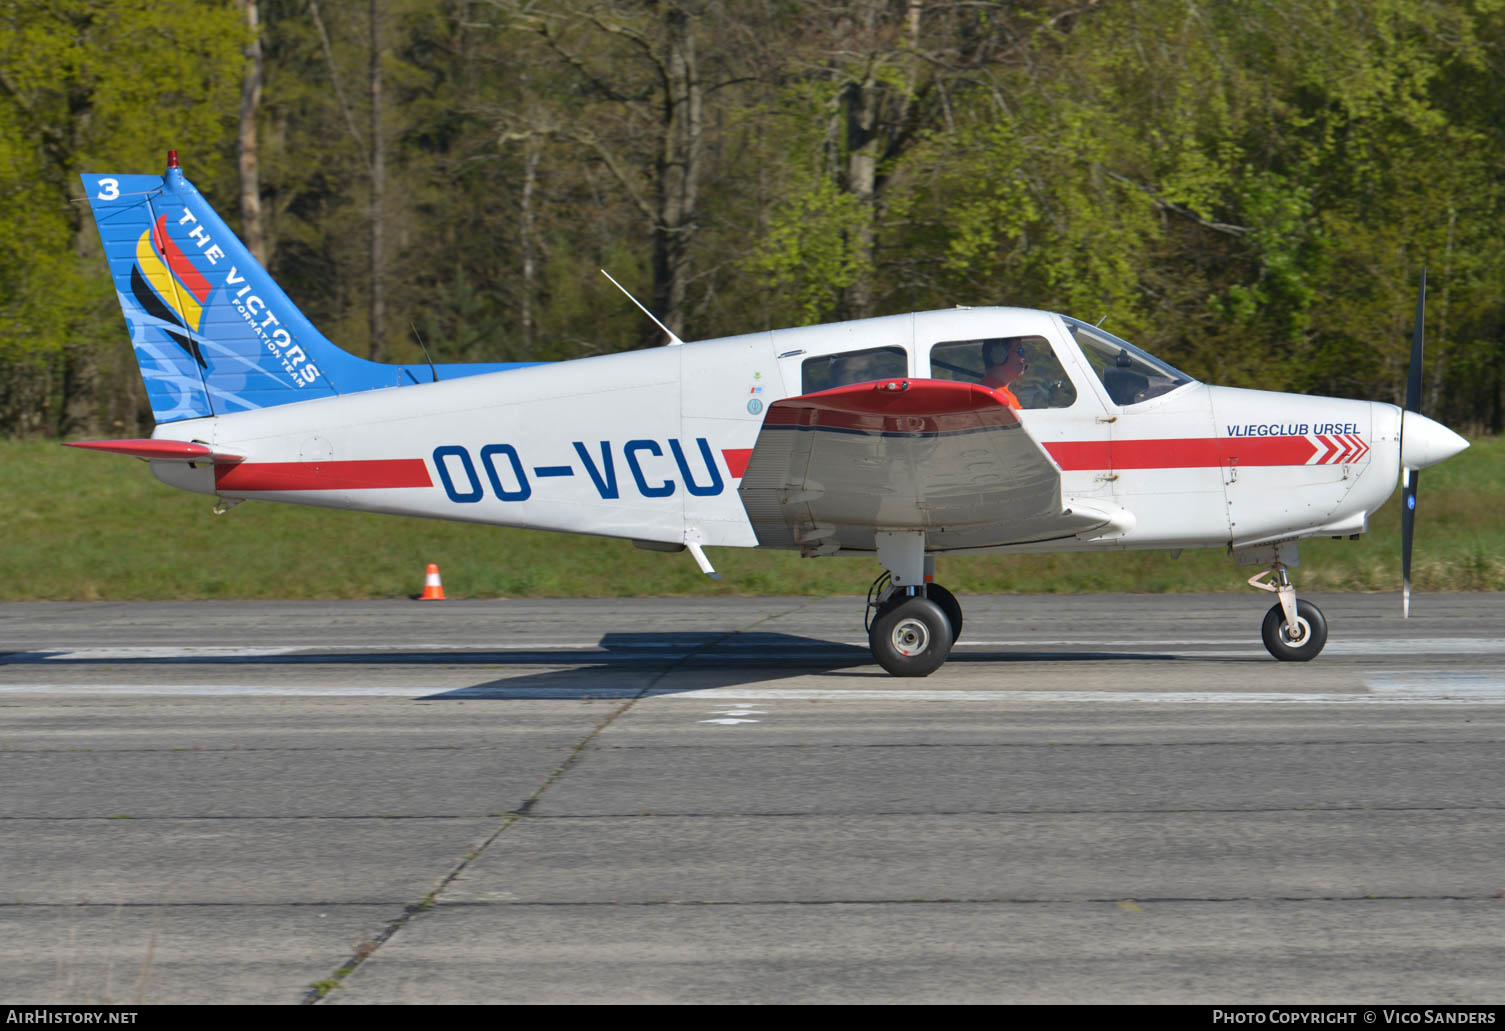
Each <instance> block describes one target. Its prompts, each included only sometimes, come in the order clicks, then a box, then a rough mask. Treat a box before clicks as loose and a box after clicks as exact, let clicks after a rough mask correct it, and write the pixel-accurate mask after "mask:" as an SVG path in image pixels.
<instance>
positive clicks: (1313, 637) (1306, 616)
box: [1260, 599, 1327, 662]
mask: <svg viewBox="0 0 1505 1031" xmlns="http://www.w3.org/2000/svg"><path fill="white" fill-rule="evenodd" d="M1296 618H1297V619H1298V620H1299V621H1300V622H1302V623H1304V624H1305V626H1304V627H1303V628H1302V632H1303V639H1302V640H1299V641H1294V642H1293V641H1290V640H1288V638H1289V636H1290V635H1289V633H1288V631H1287V629H1286V614H1285V610H1284V609H1283V608H1281V607H1280V605H1279V604H1276V605H1275V606H1274V607H1273V608H1272V609H1270V611H1269V612H1266V613H1265V622H1264V625H1263V626H1262V627H1261V628H1260V636H1261V637H1263V638H1264V639H1265V647H1266V648H1267V649H1269V652H1270V654H1271V655H1273V656H1275V657H1276V658H1277V659H1279V660H1280V661H1281V662H1309V661H1311V660H1312V659H1315V658H1316V657H1317V656H1318V654H1319V653H1320V652H1321V651H1322V647H1323V645H1325V644H1327V619H1326V618H1325V617H1324V616H1323V615H1322V610H1321V609H1319V608H1318V607H1317V606H1315V605H1313V604H1312V603H1311V602H1309V601H1301V600H1299V599H1298V600H1297V602H1296Z"/></svg>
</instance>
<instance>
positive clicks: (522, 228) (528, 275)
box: [518, 137, 543, 358]
mask: <svg viewBox="0 0 1505 1031" xmlns="http://www.w3.org/2000/svg"><path fill="white" fill-rule="evenodd" d="M542 149H543V148H542V146H541V145H540V144H539V142H538V140H537V139H535V138H531V137H530V138H529V140H528V150H527V156H526V158H525V159H524V163H523V199H522V217H521V219H520V220H519V226H518V233H519V235H520V236H521V237H522V250H523V287H522V298H521V302H522V322H523V353H522V357H524V358H528V357H531V356H532V354H533V292H534V289H535V286H534V280H535V279H537V278H538V268H537V248H536V246H535V243H534V240H535V230H534V221H535V212H534V207H535V205H536V203H537V202H536V201H535V200H534V193H535V192H536V190H537V186H538V159H539V156H540V153H541V151H542Z"/></svg>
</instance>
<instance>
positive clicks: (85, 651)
mask: <svg viewBox="0 0 1505 1031" xmlns="http://www.w3.org/2000/svg"><path fill="white" fill-rule="evenodd" d="M708 636H709V635H708ZM710 643H711V641H710V640H707V641H705V642H700V643H696V642H666V641H629V642H616V641H612V642H609V643H602V642H601V641H599V640H597V641H572V642H557V641H556V642H549V643H539V644H529V645H527V646H505V645H497V644H495V643H491V642H485V643H475V644H463V643H458V644H457V643H448V644H435V643H433V642H424V643H412V644H406V643H402V642H393V641H390V640H388V641H381V642H379V643H378V644H374V645H373V644H372V643H370V642H367V643H364V644H350V643H340V644H331V643H326V642H320V643H313V644H299V645H283V646H278V647H257V646H241V645H231V646H226V645H141V646H135V645H122V646H117V647H103V648H69V647H58V648H35V647H33V648H30V649H27V650H25V651H15V652H10V653H8V654H0V665H26V664H42V663H52V662H59V663H61V662H101V661H108V660H112V659H114V660H131V661H138V662H139V661H149V660H153V659H158V660H162V661H166V662H171V661H173V660H195V661H200V662H206V661H212V660H214V659H230V660H238V659H257V658H275V657H279V656H295V655H300V654H302V655H307V656H308V657H309V658H310V659H316V658H317V657H318V656H321V655H331V656H343V657H354V656H365V655H369V656H371V658H372V662H373V663H380V662H381V661H382V657H383V656H390V655H393V654H402V653H417V654H432V655H434V656H435V658H436V660H438V661H442V659H443V656H444V655H445V653H453V654H456V655H474V654H482V655H487V654H494V655H507V654H515V653H528V652H556V651H557V652H569V651H575V652H600V653H602V654H603V655H610V654H612V653H614V652H624V651H629V652H651V653H653V654H656V655H660V656H661V657H663V658H666V659H670V658H683V657H686V656H689V655H692V654H694V653H696V652H698V651H700V650H701V649H702V648H705V645H707V644H710ZM1229 645H1243V646H1244V647H1236V648H1233V649H1228V646H1229ZM858 647H860V648H862V649H863V650H866V648H867V641H865V640H852V641H814V640H795V641H780V642H778V644H777V645H776V646H771V645H762V646H754V645H753V644H752V642H748V644H747V645H745V646H740V647H739V646H738V644H737V643H736V639H735V638H733V639H732V641H731V642H729V643H728V644H726V645H722V646H720V647H710V648H705V650H704V651H703V652H701V654H702V655H703V656H705V657H709V658H716V659H748V660H758V659H767V658H768V657H769V656H770V654H775V655H777V654H779V653H785V654H788V653H795V654H800V655H812V653H819V652H833V651H844V650H846V649H850V648H858ZM956 648H957V652H958V654H961V655H965V654H966V653H967V651H968V650H970V649H976V648H1018V649H1021V650H1023V651H1024V652H1027V653H1028V654H1032V655H1038V654H1051V653H1054V652H1058V651H1060V650H1062V649H1065V648H1084V649H1088V650H1090V651H1097V652H1101V651H1107V650H1110V649H1111V650H1113V651H1115V652H1118V653H1120V654H1124V655H1175V656H1177V657H1181V658H1188V659H1244V658H1259V657H1263V656H1266V655H1267V654H1268V653H1267V652H1266V651H1265V650H1264V648H1263V647H1262V646H1260V645H1259V644H1258V643H1257V642H1252V643H1251V642H1249V641H1248V639H1247V638H1245V639H1240V640H1233V641H1230V640H1225V639H1207V640H1185V639H1183V640H1180V641H1177V642H1175V643H1174V644H1170V643H1165V644H1156V643H1155V642H1153V641H1146V640H1144V639H1143V638H1138V639H1134V640H1126V641H1103V640H1079V639H1072V640H1054V639H1051V640H1043V639H1039V638H1029V639H1012V638H1011V639H1007V640H986V641H974V640H964V641H961V642H959V643H958V644H957V646H956ZM1200 649H1220V650H1200ZM1324 651H1325V652H1326V654H1329V655H1376V656H1381V655H1384V656H1388V655H1419V654H1434V655H1435V654H1451V655H1493V654H1498V655H1500V656H1501V657H1502V658H1505V642H1502V641H1501V640H1499V639H1497V638H1490V637H1401V638H1384V639H1378V638H1366V639H1362V640H1353V639H1348V640H1337V641H1329V642H1328V644H1327V647H1326V649H1324ZM842 657H843V658H846V657H848V656H845V655H843V656H842Z"/></svg>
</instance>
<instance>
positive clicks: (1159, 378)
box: [1061, 315, 1191, 405]
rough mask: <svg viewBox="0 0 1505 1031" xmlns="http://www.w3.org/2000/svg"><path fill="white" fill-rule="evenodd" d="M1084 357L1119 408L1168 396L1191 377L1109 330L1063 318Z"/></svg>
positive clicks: (1188, 381) (1189, 380)
mask: <svg viewBox="0 0 1505 1031" xmlns="http://www.w3.org/2000/svg"><path fill="white" fill-rule="evenodd" d="M1061 318H1062V320H1063V321H1064V322H1065V323H1066V328H1067V329H1069V330H1070V331H1071V335H1072V337H1074V338H1075V339H1076V342H1077V345H1078V346H1079V347H1081V349H1082V356H1083V357H1084V358H1086V359H1087V364H1088V365H1090V366H1092V371H1093V372H1095V373H1097V378H1098V379H1100V380H1102V381H1103V389H1104V390H1106V391H1107V392H1108V396H1109V397H1110V398H1112V399H1113V403H1114V404H1116V405H1134V404H1138V403H1139V402H1141V401H1148V400H1149V399H1150V398H1152V397H1159V396H1160V395H1161V394H1168V393H1170V392H1171V391H1172V390H1175V389H1176V388H1177V387H1179V386H1182V385H1183V384H1186V383H1190V382H1191V377H1190V376H1188V375H1187V374H1186V373H1184V372H1181V371H1179V370H1177V369H1174V368H1172V367H1171V366H1169V365H1167V364H1165V362H1163V361H1161V360H1160V359H1159V358H1156V357H1155V356H1154V355H1152V354H1150V353H1149V352H1148V351H1142V350H1140V349H1139V348H1137V347H1135V346H1134V345H1133V344H1131V343H1129V342H1128V341H1127V340H1120V339H1119V338H1118V337H1116V336H1114V335H1113V334H1112V333H1109V332H1107V331H1105V330H1101V329H1098V328H1097V327H1095V326H1089V325H1087V323H1085V322H1078V321H1077V320H1076V319H1073V318H1069V317H1067V316H1065V315H1063V316H1061Z"/></svg>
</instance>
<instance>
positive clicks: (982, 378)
mask: <svg viewBox="0 0 1505 1031" xmlns="http://www.w3.org/2000/svg"><path fill="white" fill-rule="evenodd" d="M1021 359H1022V360H1021ZM930 375H931V377H932V378H934V379H949V380H959V381H961V382H963V383H982V384H984V385H985V386H990V387H999V386H1003V387H1007V388H1008V389H1009V390H1010V391H1011V392H1012V393H1013V395H1014V396H1015V397H1017V398H1018V399H1019V407H1020V408H1070V407H1071V406H1072V405H1073V404H1075V403H1076V388H1075V387H1073V386H1072V385H1071V379H1070V378H1069V377H1068V376H1067V375H1066V370H1065V369H1063V368H1061V361H1060V359H1058V358H1057V357H1056V352H1055V351H1054V350H1052V348H1051V346H1050V341H1048V340H1046V339H1045V338H1044V337H992V338H989V339H987V340H953V341H949V342H947V343H944V344H936V345H935V346H934V347H933V348H931V349H930Z"/></svg>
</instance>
